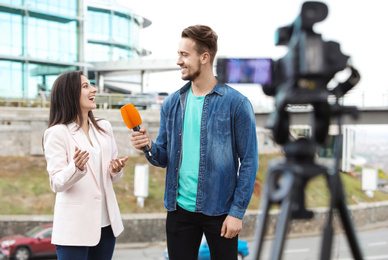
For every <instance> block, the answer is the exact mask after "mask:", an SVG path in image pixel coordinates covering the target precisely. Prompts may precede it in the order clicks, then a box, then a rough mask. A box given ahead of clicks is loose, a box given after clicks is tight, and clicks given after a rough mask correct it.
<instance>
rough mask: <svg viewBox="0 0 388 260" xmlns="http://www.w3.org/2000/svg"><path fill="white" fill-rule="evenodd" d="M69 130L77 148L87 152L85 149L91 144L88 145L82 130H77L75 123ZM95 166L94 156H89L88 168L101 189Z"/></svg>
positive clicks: (69, 126)
mask: <svg viewBox="0 0 388 260" xmlns="http://www.w3.org/2000/svg"><path fill="white" fill-rule="evenodd" d="M68 128H69V131H70V134H71V136H72V137H73V139H74V142H75V143H76V145H77V147H78V148H79V149H82V150H85V147H88V146H89V145H90V144H88V143H87V142H88V141H87V138H85V136H84V134H83V133H82V132H81V131H82V130H81V129H78V130H77V128H78V125H77V124H75V123H71V124H69V125H68ZM87 150H88V152H89V154H90V151H89V149H87ZM94 165H95V163H93V158H92V156H90V155H89V160H88V162H87V163H86V167H88V168H89V170H90V171H91V172H92V176H93V179H94V182H95V183H96V185H97V187H98V188H100V185H99V181H98V176H96V170H95V168H94Z"/></svg>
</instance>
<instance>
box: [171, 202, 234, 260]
mask: <svg viewBox="0 0 388 260" xmlns="http://www.w3.org/2000/svg"><path fill="white" fill-rule="evenodd" d="M226 216H227V215H222V216H206V215H204V214H201V213H194V212H190V211H186V210H184V209H182V208H181V207H179V206H178V207H177V210H176V211H171V212H168V213H167V221H166V232H167V249H168V256H169V259H170V260H197V259H198V250H199V246H200V243H201V239H202V235H203V233H205V236H206V240H207V242H208V245H209V249H210V257H211V259H212V260H237V244H238V236H236V237H234V238H232V239H229V238H224V237H221V235H220V234H221V227H222V223H223V222H224V220H225V218H226Z"/></svg>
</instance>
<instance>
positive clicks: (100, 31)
mask: <svg viewBox="0 0 388 260" xmlns="http://www.w3.org/2000/svg"><path fill="white" fill-rule="evenodd" d="M87 19H88V25H87V32H88V38H89V39H98V40H105V41H108V40H110V39H111V36H110V16H109V14H108V13H106V12H98V11H92V10H88V18H87Z"/></svg>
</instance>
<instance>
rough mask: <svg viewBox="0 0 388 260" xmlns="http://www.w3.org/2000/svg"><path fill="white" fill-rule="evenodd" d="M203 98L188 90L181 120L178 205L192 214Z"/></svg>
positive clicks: (197, 169) (195, 193)
mask: <svg viewBox="0 0 388 260" xmlns="http://www.w3.org/2000/svg"><path fill="white" fill-rule="evenodd" d="M204 100H205V96H202V97H196V96H194V95H193V93H192V90H191V88H190V90H189V93H188V96H187V101H186V110H185V116H184V118H183V145H182V162H181V167H180V170H179V181H178V182H179V185H178V198H177V202H178V205H179V206H180V207H182V208H184V209H185V210H188V211H192V212H194V210H195V202H196V200H197V184H198V172H199V146H200V134H201V118H202V109H203V101H204Z"/></svg>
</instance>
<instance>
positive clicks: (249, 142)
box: [147, 82, 259, 219]
mask: <svg viewBox="0 0 388 260" xmlns="http://www.w3.org/2000/svg"><path fill="white" fill-rule="evenodd" d="M190 86H191V82H188V83H187V84H186V85H185V86H183V87H182V88H181V89H180V90H178V91H176V92H174V93H172V94H171V95H169V96H168V97H167V98H166V99H165V100H164V102H163V105H162V108H161V112H160V129H159V135H158V137H157V139H156V141H155V142H153V143H152V150H151V153H152V156H151V157H147V159H148V160H149V162H150V163H151V164H152V165H155V166H159V167H163V168H164V167H167V170H166V183H165V185H166V187H165V193H164V205H165V207H166V209H167V210H168V211H174V210H176V205H177V196H178V178H179V168H180V164H181V160H182V155H181V151H182V140H183V137H182V133H183V131H182V127H183V117H184V111H185V106H186V98H187V93H188V90H189V89H190ZM200 142H201V143H200V163H199V164H200V165H199V173H198V186H197V201H196V205H195V212H200V213H203V214H205V215H209V216H218V215H222V214H228V215H231V216H233V217H237V218H240V219H242V218H243V217H244V214H245V211H246V209H247V207H248V204H249V202H250V199H251V196H252V192H253V188H254V184H255V179H256V173H257V170H258V167H259V156H258V148H257V138H256V123H255V115H254V112H253V108H252V105H251V103H250V101H249V100H248V99H247V98H246V97H245V96H243V95H242V94H240V93H239V92H238V91H236V90H235V89H233V88H231V87H229V86H227V85H225V84H217V85H216V86H215V87H214V88H213V90H212V91H211V92H210V93H208V94H207V95H206V97H205V100H204V105H203V112H202V119H201V134H200Z"/></svg>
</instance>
